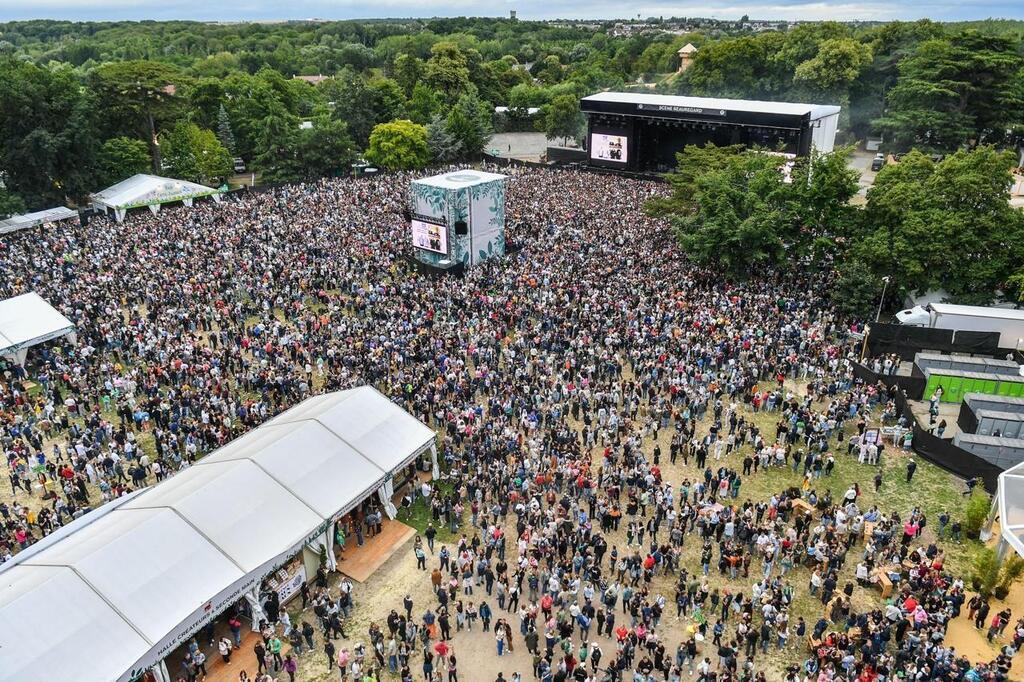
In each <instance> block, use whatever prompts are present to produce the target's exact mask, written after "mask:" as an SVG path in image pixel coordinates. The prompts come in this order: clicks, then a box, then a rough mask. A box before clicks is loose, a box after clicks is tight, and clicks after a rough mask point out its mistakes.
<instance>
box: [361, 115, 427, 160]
mask: <svg viewBox="0 0 1024 682" xmlns="http://www.w3.org/2000/svg"><path fill="white" fill-rule="evenodd" d="M366 160H367V161H369V162H370V163H373V164H376V165H378V166H380V167H382V168H386V169H388V170H414V169H417V168H423V167H424V166H426V165H427V164H428V163H429V162H430V151H429V150H428V148H427V129H426V127H425V126H421V125H419V124H416V123H413V122H412V121H409V120H401V121H392V122H391V123H379V124H377V125H376V126H374V128H373V132H372V133H371V134H370V146H369V148H368V149H367V150H366Z"/></svg>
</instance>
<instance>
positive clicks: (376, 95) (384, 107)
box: [367, 78, 405, 123]
mask: <svg viewBox="0 0 1024 682" xmlns="http://www.w3.org/2000/svg"><path fill="white" fill-rule="evenodd" d="M367 87H368V88H369V90H370V98H371V100H372V102H373V112H374V119H375V120H376V121H377V122H379V123H382V122H386V121H393V120H395V119H396V118H404V115H405V95H404V94H403V93H402V88H401V87H399V85H398V83H396V82H395V81H393V80H391V79H390V78H375V79H373V80H371V81H370V82H369V83H368V84H367Z"/></svg>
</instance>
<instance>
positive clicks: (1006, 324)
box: [896, 303, 1024, 349]
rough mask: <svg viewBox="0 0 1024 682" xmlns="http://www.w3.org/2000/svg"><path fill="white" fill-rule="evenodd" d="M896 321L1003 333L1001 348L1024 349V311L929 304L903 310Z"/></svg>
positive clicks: (920, 325) (1000, 337)
mask: <svg viewBox="0 0 1024 682" xmlns="http://www.w3.org/2000/svg"><path fill="white" fill-rule="evenodd" d="M896 320H897V321H898V322H899V323H900V324H905V325H909V326H913V327H930V328H932V329H953V330H959V331H975V332H999V347H1000V348H1010V349H1013V348H1019V349H1024V310H1014V309H1012V308H988V307H984V306H975V305H953V304H951V303H929V304H928V305H926V306H924V307H922V306H914V307H913V308H908V309H907V310H901V311H900V312H898V313H896Z"/></svg>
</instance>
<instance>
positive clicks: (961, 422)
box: [956, 400, 978, 433]
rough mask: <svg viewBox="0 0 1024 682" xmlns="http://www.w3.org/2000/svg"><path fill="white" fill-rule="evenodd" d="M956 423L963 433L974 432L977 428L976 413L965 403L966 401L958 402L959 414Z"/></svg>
mask: <svg viewBox="0 0 1024 682" xmlns="http://www.w3.org/2000/svg"><path fill="white" fill-rule="evenodd" d="M956 425H957V426H959V427H960V431H961V432H963V433H974V432H975V431H977V430H978V415H976V414H974V410H972V409H971V406H970V405H968V404H967V401H966V400H965V401H963V402H962V403H960V414H958V415H957V417H956Z"/></svg>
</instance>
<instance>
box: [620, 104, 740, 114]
mask: <svg viewBox="0 0 1024 682" xmlns="http://www.w3.org/2000/svg"><path fill="white" fill-rule="evenodd" d="M636 108H637V110H639V111H671V112H672V113H674V114H697V115H700V116H725V114H726V111H725V109H703V108H701V107H679V106H674V105H671V104H637V105H636Z"/></svg>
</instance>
